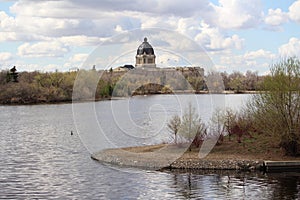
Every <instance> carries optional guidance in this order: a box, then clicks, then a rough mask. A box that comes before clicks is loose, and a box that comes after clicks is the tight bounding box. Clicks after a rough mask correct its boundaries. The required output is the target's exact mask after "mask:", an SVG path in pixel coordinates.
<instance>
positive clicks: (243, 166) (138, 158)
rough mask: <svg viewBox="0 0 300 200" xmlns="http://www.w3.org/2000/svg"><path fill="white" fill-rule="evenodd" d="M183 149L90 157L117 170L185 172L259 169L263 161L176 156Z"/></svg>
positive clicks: (156, 147)
mask: <svg viewBox="0 0 300 200" xmlns="http://www.w3.org/2000/svg"><path fill="white" fill-rule="evenodd" d="M182 150H183V149H182V148H180V147H179V148H178V146H175V145H170V144H169V145H168V144H161V145H150V146H140V147H128V148H118V149H105V150H102V151H100V152H97V153H94V154H92V155H91V158H92V159H94V160H96V161H99V162H100V163H105V164H112V165H116V166H120V167H135V168H142V169H152V170H163V169H188V170H236V171H258V170H262V167H263V163H264V160H263V159H260V158H254V157H251V156H245V155H244V156H238V155H227V154H220V153H210V154H209V155H207V156H206V157H205V158H202V159H201V158H200V157H199V156H198V152H197V151H193V152H191V153H190V152H188V153H184V154H182V153H180V152H181V151H182Z"/></svg>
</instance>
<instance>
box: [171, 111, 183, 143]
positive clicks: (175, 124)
mask: <svg viewBox="0 0 300 200" xmlns="http://www.w3.org/2000/svg"><path fill="white" fill-rule="evenodd" d="M180 125H181V119H180V117H179V116H178V115H174V116H173V117H172V118H171V119H170V121H169V123H168V128H169V129H170V130H171V131H172V133H173V134H174V142H175V144H177V133H178V130H179V128H180Z"/></svg>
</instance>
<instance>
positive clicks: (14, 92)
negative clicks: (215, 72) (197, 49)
mask: <svg viewBox="0 0 300 200" xmlns="http://www.w3.org/2000/svg"><path fill="white" fill-rule="evenodd" d="M127 72H128V71H114V70H108V71H107V70H105V71H103V70H99V71H97V70H95V69H94V68H93V69H91V70H81V71H80V73H84V74H85V77H86V80H84V81H87V82H88V81H91V80H94V79H96V80H98V79H99V78H100V80H99V82H98V85H97V89H96V91H90V90H91V89H90V88H89V87H84V84H83V88H81V91H84V92H85V93H87V94H89V93H92V94H93V95H92V97H94V98H93V100H103V99H110V98H111V97H112V95H113V96H122V95H124V94H118V93H117V92H116V93H114V94H113V91H114V90H115V91H117V89H116V88H115V86H116V84H118V81H120V79H122V77H123V76H124V75H125V74H126V73H127ZM172 73H173V74H172ZM176 74H182V76H183V77H184V78H185V79H186V80H187V81H188V83H189V84H190V85H191V87H192V88H189V89H190V90H186V91H184V90H183V87H182V85H181V83H180V82H178V81H177V80H178V79H176ZM77 75H78V71H71V72H58V71H56V72H38V71H34V72H19V73H18V78H17V81H13V77H12V76H11V75H10V74H9V70H3V71H1V72H0V90H1V93H0V104H4V105H9V104H41V103H59V102H72V92H73V85H74V81H75V79H76V77H77ZM160 75H161V74H160ZM219 75H220V76H221V77H222V79H223V81H224V87H225V88H224V89H225V91H226V93H245V92H246V93H251V92H254V91H259V90H261V84H262V82H263V80H264V79H265V78H266V77H265V76H259V75H258V73H257V72H251V71H248V72H246V73H245V74H242V73H240V72H233V73H231V74H228V73H226V72H222V73H220V74H219ZM150 76H151V75H150ZM155 76H156V75H155ZM167 78H168V79H170V80H168V82H166V80H165V79H166V77H165V76H163V77H159V76H158V77H157V79H158V80H154V82H156V83H158V84H151V83H149V84H146V85H145V84H143V83H141V84H140V86H141V87H139V88H136V89H135V90H134V91H132V92H131V94H129V95H144V94H169V93H173V92H174V91H175V92H176V93H178V94H180V93H190V92H193V93H197V94H202V93H208V88H207V86H206V84H205V81H204V80H205V78H206V77H205V76H204V75H203V74H202V73H201V72H199V71H198V70H195V68H193V67H190V68H189V67H186V68H176V70H175V69H174V71H173V72H171V74H170V75H169V76H168V77H167ZM169 82H170V83H171V84H172V86H170V85H168V83H169ZM136 84H139V83H136ZM126 86H127V87H130V84H129V83H126ZM210 92H211V91H210ZM126 95H128V94H126ZM82 96H85V95H82ZM90 96H91V95H90ZM73 100H78V101H83V100H90V99H84V98H83V97H82V98H78V99H73Z"/></svg>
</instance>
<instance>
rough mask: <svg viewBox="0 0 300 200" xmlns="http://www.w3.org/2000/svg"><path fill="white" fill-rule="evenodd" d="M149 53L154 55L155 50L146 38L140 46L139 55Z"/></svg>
mask: <svg viewBox="0 0 300 200" xmlns="http://www.w3.org/2000/svg"><path fill="white" fill-rule="evenodd" d="M144 53H145V54H147V55H154V50H153V47H152V46H151V45H150V44H149V43H148V42H147V38H146V37H145V38H144V42H143V43H142V44H141V45H140V46H139V48H138V49H137V53H136V54H137V55H143V54H144Z"/></svg>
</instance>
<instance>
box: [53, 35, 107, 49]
mask: <svg viewBox="0 0 300 200" xmlns="http://www.w3.org/2000/svg"><path fill="white" fill-rule="evenodd" d="M58 40H59V41H60V42H62V43H63V44H65V45H68V46H96V45H98V44H99V43H100V42H102V41H103V39H101V38H98V37H88V36H85V35H74V36H64V37H60V38H59V39H58Z"/></svg>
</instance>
